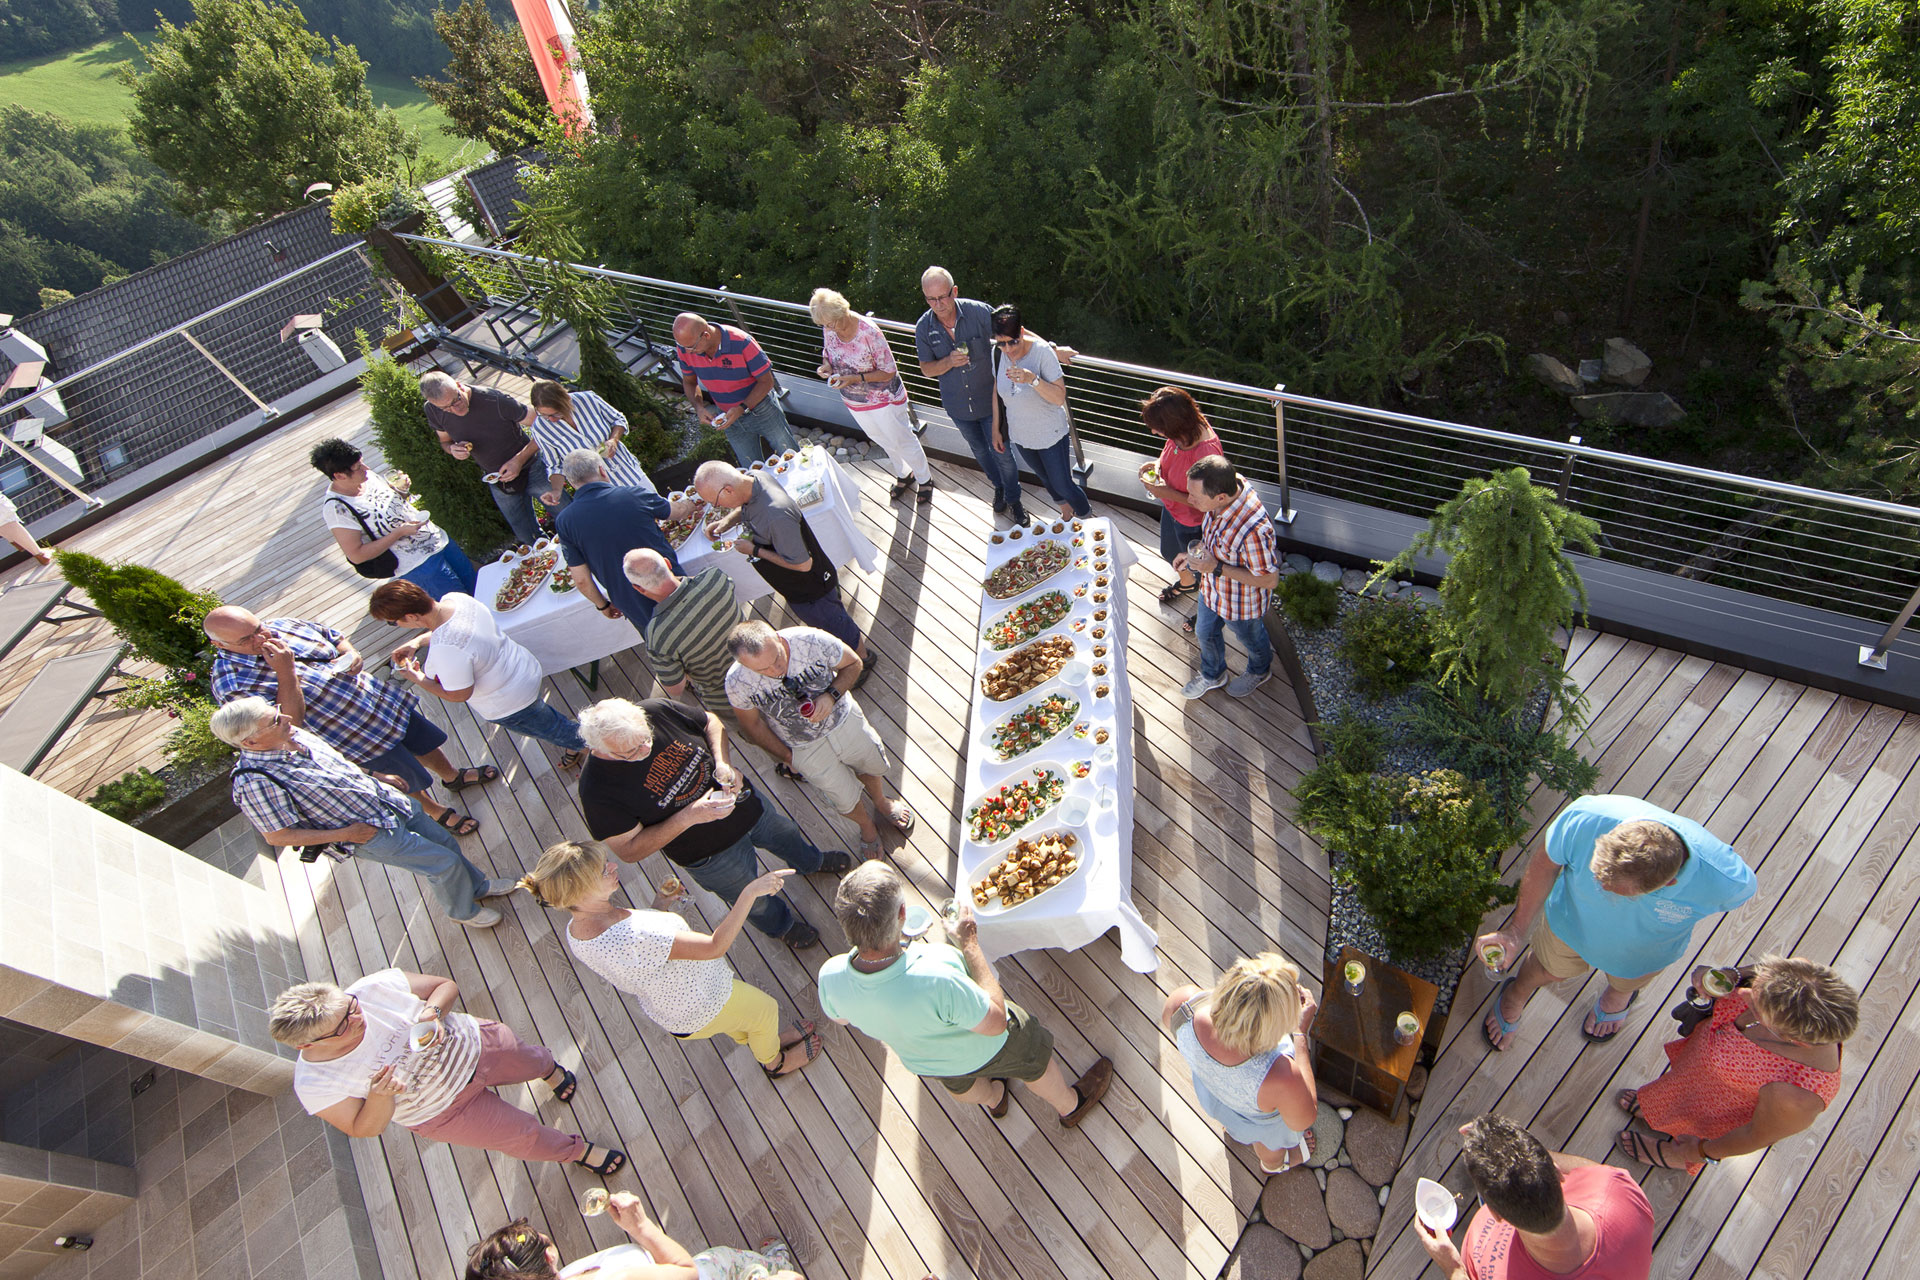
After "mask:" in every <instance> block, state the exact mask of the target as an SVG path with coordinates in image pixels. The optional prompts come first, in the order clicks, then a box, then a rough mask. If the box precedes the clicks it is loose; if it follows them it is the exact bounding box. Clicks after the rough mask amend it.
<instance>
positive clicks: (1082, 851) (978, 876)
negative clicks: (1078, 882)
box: [907, 796, 1092, 920]
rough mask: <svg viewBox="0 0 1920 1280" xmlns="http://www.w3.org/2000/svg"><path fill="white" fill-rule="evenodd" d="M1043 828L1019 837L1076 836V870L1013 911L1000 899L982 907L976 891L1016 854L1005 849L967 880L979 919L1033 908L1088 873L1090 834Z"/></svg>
mask: <svg viewBox="0 0 1920 1280" xmlns="http://www.w3.org/2000/svg"><path fill="white" fill-rule="evenodd" d="M1072 800H1073V797H1072V796H1068V797H1067V799H1066V800H1065V801H1063V802H1062V806H1064V805H1065V804H1070V803H1071V802H1072ZM1052 812H1053V813H1054V814H1057V813H1059V812H1060V809H1059V808H1055V809H1054V810H1053V811H1052ZM1048 816H1049V817H1050V816H1052V814H1049V815H1048ZM1040 825H1041V829H1040V830H1038V831H1035V832H1033V833H1032V834H1031V835H1029V834H1028V832H1027V830H1026V829H1022V831H1021V832H1020V836H1022V837H1025V838H1027V839H1029V840H1032V839H1038V838H1040V837H1042V836H1051V835H1062V834H1070V835H1072V836H1073V856H1074V859H1075V866H1074V868H1073V870H1072V871H1069V872H1068V873H1067V874H1066V875H1065V876H1063V877H1061V880H1060V883H1059V884H1050V885H1048V886H1047V887H1046V888H1044V889H1042V890H1041V891H1040V892H1038V893H1036V894H1034V895H1033V896H1032V897H1031V898H1028V899H1026V900H1025V901H1023V902H1019V903H1016V904H1015V905H1013V906H1011V907H1009V906H1006V905H1004V904H1002V903H1001V902H1000V899H998V898H993V899H991V900H990V901H989V904H988V905H987V906H984V907H983V906H981V905H980V904H979V903H978V902H975V901H974V897H973V891H974V889H976V888H977V887H978V886H979V885H980V883H981V881H983V880H985V879H986V878H987V873H988V872H990V871H992V870H993V869H994V868H995V867H997V866H999V865H1000V863H1001V860H1002V859H1004V858H1005V857H1006V856H1007V855H1008V854H1009V853H1011V852H1013V849H1014V844H1013V843H1009V844H1008V845H1007V847H1006V848H1004V849H1001V850H999V851H998V852H996V853H995V854H994V856H993V857H991V858H989V859H987V860H986V861H985V862H983V863H981V864H980V867H979V869H978V870H977V871H974V872H973V873H971V874H969V875H968V876H967V877H966V882H967V887H966V890H965V892H966V895H967V901H968V902H970V903H973V914H974V916H975V917H976V918H977V919H981V920H993V919H997V918H998V917H1000V916H1004V915H1008V914H1010V913H1012V912H1015V911H1021V910H1024V909H1025V908H1027V907H1030V906H1032V905H1033V904H1034V903H1036V902H1039V901H1041V900H1042V899H1044V898H1045V897H1046V896H1047V895H1048V894H1050V893H1052V892H1054V890H1056V889H1064V888H1066V887H1067V886H1068V885H1070V884H1072V883H1073V882H1074V880H1075V879H1076V878H1077V877H1078V876H1079V875H1080V873H1081V872H1083V871H1085V870H1086V869H1087V859H1088V855H1089V852H1090V849H1091V845H1092V842H1091V841H1090V840H1089V839H1088V838H1087V833H1086V832H1085V831H1084V830H1080V831H1073V832H1066V831H1064V830H1063V828H1064V827H1066V826H1068V825H1070V824H1067V823H1060V822H1045V821H1042V822H1041V824H1040ZM1017 839H1018V838H1016V840H1017ZM907 914H908V915H909V916H911V915H912V914H913V909H912V908H911V907H909V908H908V909H907Z"/></svg>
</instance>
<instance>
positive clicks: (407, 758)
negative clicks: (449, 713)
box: [360, 707, 447, 795]
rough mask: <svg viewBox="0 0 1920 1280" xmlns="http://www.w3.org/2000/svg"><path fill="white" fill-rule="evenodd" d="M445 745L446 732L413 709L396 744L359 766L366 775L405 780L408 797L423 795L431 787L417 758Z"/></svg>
mask: <svg viewBox="0 0 1920 1280" xmlns="http://www.w3.org/2000/svg"><path fill="white" fill-rule="evenodd" d="M446 744H447V731H446V730H445V729H442V728H441V727H440V726H439V725H437V724H435V723H434V722H433V721H431V720H429V719H427V718H426V717H425V716H423V715H421V714H420V708H419V707H415V708H413V709H412V710H411V711H409V712H407V727H406V730H405V731H404V732H403V733H402V734H401V735H400V741H398V742H396V743H394V744H393V745H392V746H390V747H388V748H387V749H386V750H385V751H382V752H381V753H380V754H379V755H377V756H375V757H373V758H372V759H371V760H362V761H360V767H361V768H363V769H365V770H366V771H367V772H369V773H375V772H378V773H391V774H393V775H394V776H395V777H399V778H405V779H406V781H407V787H406V790H407V791H408V792H409V793H410V794H412V795H424V794H426V792H427V791H428V790H429V789H431V788H432V786H433V774H432V773H430V772H428V770H427V766H426V765H424V764H421V763H420V757H421V756H424V755H428V754H430V753H431V752H434V751H437V750H439V749H440V748H441V747H444V746H445V745H446Z"/></svg>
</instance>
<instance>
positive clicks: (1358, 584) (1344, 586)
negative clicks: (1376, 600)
mask: <svg viewBox="0 0 1920 1280" xmlns="http://www.w3.org/2000/svg"><path fill="white" fill-rule="evenodd" d="M1371 576H1372V575H1370V574H1368V573H1367V572H1366V571H1365V570H1363V569H1348V570H1347V571H1346V572H1344V573H1342V574H1341V575H1340V589H1341V590H1342V591H1344V592H1346V593H1347V594H1348V595H1354V596H1357V595H1359V594H1360V593H1361V591H1363V590H1365V589H1366V585H1367V579H1368V578H1369V577H1371Z"/></svg>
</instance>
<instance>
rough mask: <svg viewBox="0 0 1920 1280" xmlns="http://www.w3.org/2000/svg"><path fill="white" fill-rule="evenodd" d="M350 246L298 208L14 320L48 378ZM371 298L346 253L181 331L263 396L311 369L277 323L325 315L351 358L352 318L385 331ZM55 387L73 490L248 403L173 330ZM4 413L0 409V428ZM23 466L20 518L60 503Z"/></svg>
mask: <svg viewBox="0 0 1920 1280" xmlns="http://www.w3.org/2000/svg"><path fill="white" fill-rule="evenodd" d="M354 243H356V238H354V237H347V236H337V235H335V234H334V232H333V228H332V225H331V222H330V220H329V215H328V211H327V209H326V207H325V206H323V205H311V206H308V207H306V208H303V209H299V210H296V211H294V212H292V213H289V214H284V215H282V216H281V217H278V218H275V219H273V220H272V221H271V222H266V223H262V224H261V225H259V226H257V227H250V228H248V229H247V230H245V231H242V232H240V233H239V234H237V235H233V236H229V237H228V238H227V239H225V240H221V241H218V242H216V243H214V244H210V245H206V246H204V247H202V248H199V249H195V250H194V251H192V252H191V253H184V254H181V255H180V256H179V257H177V258H173V259H170V260H169V261H167V262H163V263H161V264H159V265H158V266H155V267H150V268H148V269H147V270H145V271H142V272H140V273H139V274H137V275H132V276H128V277H127V278H126V279H124V280H118V281H115V282H114V283H113V284H110V285H106V286H104V287H102V288H99V289H95V290H94V291H93V292H91V293H87V294H83V295H82V296H80V297H78V298H75V299H73V300H72V301H71V302H64V303H61V304H60V305H58V306H55V307H49V308H47V309H46V310H45V311H41V312H39V313H37V314H35V315H31V316H27V317H25V318H24V319H21V320H19V321H17V322H16V327H17V328H19V329H20V330H21V331H23V332H25V333H27V334H29V335H30V336H32V337H33V338H35V339H37V340H38V341H39V342H40V343H41V344H42V345H44V346H45V347H46V348H47V355H48V360H49V366H48V369H47V374H48V376H50V377H53V378H55V379H58V378H62V377H66V376H68V375H69V374H72V373H75V372H77V371H79V370H82V369H85V368H87V367H88V366H89V365H92V364H94V363H95V362H97V361H100V360H102V359H105V358H106V357H108V356H111V355H113V354H115V353H116V352H120V351H124V350H126V349H127V348H128V347H131V346H134V345H135V344H137V343H139V342H141V341H143V340H145V339H147V338H150V337H152V336H153V335H154V334H157V333H164V332H165V331H166V330H168V329H171V328H173V327H174V326H176V325H179V324H181V323H183V322H185V321H188V320H191V319H193V318H194V317H195V316H198V315H200V314H202V313H204V312H206V311H209V310H212V309H213V308H215V307H217V306H220V305H221V304H222V303H225V302H229V301H231V300H232V299H234V298H238V297H240V296H241V295H243V294H246V293H248V292H250V291H252V290H254V289H258V288H261V287H262V286H264V285H269V284H272V282H274V281H275V280H279V279H281V278H282V277H285V276H287V275H288V274H289V273H290V272H294V271H297V270H299V268H300V267H302V266H303V265H305V264H308V263H311V262H314V261H316V260H318V259H320V258H324V257H326V256H327V255H328V254H330V253H332V252H334V251H335V250H337V249H341V248H345V247H347V246H349V245H351V244H354ZM382 302H383V292H382V290H381V289H380V288H379V287H378V286H377V285H376V283H375V281H374V279H373V277H372V274H371V272H370V271H369V270H368V268H367V265H366V263H365V261H364V260H363V259H362V258H361V257H360V255H358V254H349V255H346V256H344V257H341V258H339V259H336V260H334V261H333V262H330V263H327V264H326V265H324V266H321V267H316V268H314V269H313V270H311V271H307V272H304V273H302V274H300V275H298V276H295V277H294V278H293V279H291V280H287V281H286V282H285V283H283V284H279V285H276V286H275V287H272V288H269V289H266V290H265V291H264V292H263V293H261V294H260V295H259V296H257V297H254V298H250V299H248V300H247V301H245V302H242V303H240V304H238V305H237V306H234V307H231V308H229V309H227V310H226V311H223V312H221V313H220V314H219V315H217V316H213V317H210V318H208V319H207V320H204V321H202V322H200V323H199V324H196V325H194V326H193V327H192V329H191V330H190V332H191V333H192V335H193V337H194V338H195V339H197V340H198V341H199V343H200V344H201V345H202V346H204V347H205V348H206V349H207V351H208V353H210V354H211V355H212V356H213V358H214V359H216V360H218V361H219V362H220V363H221V364H222V365H224V366H226V368H227V369H228V370H230V371H231V372H232V373H233V374H234V376H236V377H238V378H239V379H240V380H241V381H242V382H244V383H245V384H246V386H247V388H248V390H250V391H252V392H253V394H254V395H256V396H258V397H259V398H260V399H261V400H264V401H267V402H269V403H271V402H272V401H273V400H275V399H276V398H278V397H280V396H284V395H287V394H289V393H291V392H293V391H296V390H298V389H299V388H300V387H302V386H305V385H306V384H307V383H309V382H311V381H313V379H314V378H315V377H316V376H317V373H318V371H317V370H316V369H315V367H314V365H313V362H312V361H311V360H309V359H308V358H307V356H306V354H305V352H304V351H302V350H301V348H300V346H299V344H298V343H295V342H285V343H282V342H281V341H280V336H279V335H280V327H281V325H283V324H284V323H285V322H286V321H287V318H288V317H289V316H293V315H296V314H299V313H302V312H318V313H320V314H322V315H324V316H325V317H326V320H325V324H324V330H325V332H326V333H327V335H328V336H329V337H331V338H332V339H333V340H334V341H335V342H336V343H338V344H339V345H340V348H341V350H343V351H345V352H347V353H349V354H351V353H352V352H353V350H354V345H355V344H354V330H355V329H356V328H362V329H366V330H367V331H368V332H369V334H371V335H374V336H377V335H378V334H379V333H380V332H381V330H382V329H383V328H384V321H383V312H382ZM4 363H5V362H4V360H0V364H4ZM63 395H64V397H65V400H66V406H67V411H68V412H69V413H70V414H71V415H72V420H71V421H70V422H69V423H67V424H66V425H65V426H63V427H61V428H60V429H59V430H58V431H57V432H56V435H57V437H58V439H59V440H60V441H61V442H62V443H64V444H65V445H66V446H67V447H68V448H70V449H72V450H73V451H74V452H75V453H76V454H78V455H79V457H80V461H81V464H82V466H83V467H84V469H85V472H86V479H85V483H84V484H83V486H82V487H88V486H96V485H98V484H100V483H102V482H103V481H104V480H105V479H106V478H107V473H108V470H109V467H108V465H107V463H106V462H105V461H103V458H102V454H103V453H104V451H106V450H107V449H109V448H116V447H117V449H118V450H119V451H120V453H121V454H122V455H124V456H123V458H122V460H121V461H120V462H119V463H118V464H117V465H115V466H113V467H112V468H111V469H112V470H113V471H114V472H116V473H117V472H119V471H122V470H125V469H128V468H131V467H137V466H139V465H141V464H143V463H147V462H151V461H153V460H154V459H156V458H158V457H161V456H162V455H164V454H166V453H168V452H170V451H171V450H173V449H176V448H178V447H180V446H181V445H183V444H186V443H188V442H190V441H193V440H196V439H199V438H200V437H202V436H206V435H209V434H211V433H213V432H215V431H218V430H220V429H221V428H222V427H225V426H227V425H228V424H229V423H231V422H234V421H235V420H237V419H239V418H242V417H245V416H246V415H247V414H248V413H250V412H252V411H254V410H255V408H256V407H257V406H256V405H255V404H254V403H253V401H252V400H251V399H249V398H248V397H247V395H246V394H245V393H244V392H242V391H241V390H240V389H239V388H238V387H236V386H234V385H233V383H232V381H230V380H229V379H228V378H227V377H225V376H224V375H223V374H221V373H220V372H219V370H217V369H215V368H214V367H213V366H212V365H211V364H209V362H208V360H207V358H206V357H205V356H203V355H202V354H201V353H200V352H198V351H196V350H194V348H193V347H192V345H191V344H189V343H188V342H187V341H186V340H185V339H183V338H182V337H180V336H178V335H172V336H169V337H166V338H163V339H161V340H160V341H158V342H156V343H154V344H153V345H152V346H149V347H147V348H145V349H144V350H142V351H140V352H137V353H135V354H134V355H131V356H127V357H124V358H122V359H119V360H116V361H114V362H113V363H111V364H109V365H107V366H106V367H105V368H103V369H101V370H99V371H98V372H96V373H93V374H89V375H87V376H86V377H84V378H82V379H81V380H80V381H79V382H78V383H75V384H73V385H71V386H69V387H67V388H65V389H64V391H63ZM13 416H14V415H13V414H11V413H9V412H7V411H6V410H5V409H4V408H0V424H5V423H9V422H11V420H12V418H13ZM0 461H4V460H0ZM30 474H31V475H32V476H33V477H34V484H33V485H32V486H31V487H29V488H27V489H24V490H21V491H19V492H18V493H16V494H15V495H14V500H15V501H16V502H17V503H18V504H19V505H20V508H21V512H22V514H23V515H24V516H26V517H27V518H29V519H31V518H33V517H34V516H36V515H39V514H43V513H44V512H46V511H48V510H51V509H52V508H53V507H55V506H57V505H59V504H60V503H61V502H62V501H64V500H65V494H64V493H63V492H61V491H59V490H57V489H55V488H54V487H53V486H52V485H51V484H48V483H46V482H45V481H43V480H41V479H39V476H38V473H37V472H31V473H30Z"/></svg>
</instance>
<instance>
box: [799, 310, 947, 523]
mask: <svg viewBox="0 0 1920 1280" xmlns="http://www.w3.org/2000/svg"><path fill="white" fill-rule="evenodd" d="M807 311H808V312H809V313H810V314H811V315H812V316H813V322H814V323H815V324H817V325H819V326H820V334H821V345H820V376H821V377H823V378H825V379H826V380H827V385H828V386H830V387H832V388H833V389H834V390H835V391H838V392H839V393H840V399H841V400H843V401H845V402H846V406H847V410H848V411H849V412H850V413H852V414H853V420H854V423H855V424H856V425H858V426H859V428H860V429H861V430H862V431H864V432H865V433H866V434H867V438H868V439H869V440H872V441H873V442H874V443H875V444H877V445H879V446H880V447H881V448H882V449H885V450H886V451H887V465H888V466H889V467H891V468H892V469H893V492H892V495H891V497H892V500H893V501H895V502H898V501H899V500H900V499H902V498H904V497H906V496H907V495H908V494H909V493H913V492H914V490H915V489H916V488H917V489H918V490H919V493H918V496H917V497H916V498H915V501H917V502H931V501H933V472H932V471H931V470H929V469H928V467H927V451H926V450H925V449H923V448H921V447H920V441H919V439H918V438H917V437H916V436H915V435H914V434H913V419H912V418H910V417H909V416H908V415H907V387H906V384H905V383H904V382H902V381H901V380H900V367H899V365H898V364H897V363H896V362H895V360H894V358H893V348H892V347H889V346H888V345H887V339H886V335H885V334H883V333H881V332H880V326H878V325H876V324H875V323H874V322H873V321H871V320H869V319H867V318H866V317H865V316H859V315H855V314H854V311H853V307H852V306H851V305H850V304H849V303H848V302H847V300H846V298H845V297H844V296H842V295H841V294H839V293H837V292H835V291H834V290H832V289H815V290H814V291H813V299H812V301H810V302H808V303H807Z"/></svg>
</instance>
